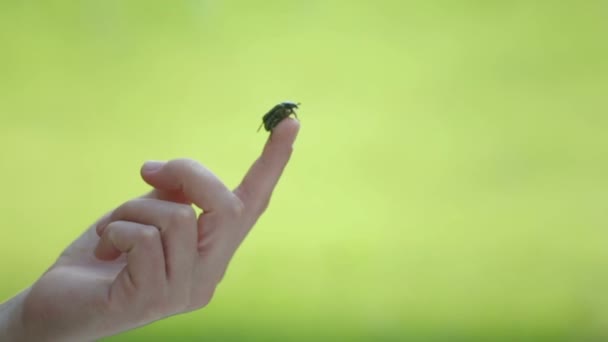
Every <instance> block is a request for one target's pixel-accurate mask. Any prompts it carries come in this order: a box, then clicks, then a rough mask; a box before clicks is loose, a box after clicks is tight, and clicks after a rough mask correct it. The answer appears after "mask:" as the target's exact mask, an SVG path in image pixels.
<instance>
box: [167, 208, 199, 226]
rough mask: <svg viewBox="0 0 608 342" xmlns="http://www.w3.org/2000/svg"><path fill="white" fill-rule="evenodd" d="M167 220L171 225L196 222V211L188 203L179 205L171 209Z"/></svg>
mask: <svg viewBox="0 0 608 342" xmlns="http://www.w3.org/2000/svg"><path fill="white" fill-rule="evenodd" d="M169 221H170V224H171V225H177V226H182V225H188V224H192V223H193V222H196V212H195V211H194V209H193V208H192V207H191V206H189V205H180V206H179V207H176V208H175V209H174V210H172V211H171V216H170V217H169Z"/></svg>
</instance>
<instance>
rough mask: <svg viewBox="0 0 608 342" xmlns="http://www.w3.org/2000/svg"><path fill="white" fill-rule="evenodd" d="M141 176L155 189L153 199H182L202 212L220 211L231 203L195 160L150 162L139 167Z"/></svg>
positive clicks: (223, 188) (223, 189) (228, 195)
mask: <svg viewBox="0 0 608 342" xmlns="http://www.w3.org/2000/svg"><path fill="white" fill-rule="evenodd" d="M141 176H142V178H143V180H144V181H145V182H146V183H148V184H150V185H151V186H153V187H154V188H155V191H154V192H153V194H151V195H152V196H161V197H162V196H169V197H173V198H176V196H177V197H178V198H179V197H180V196H181V199H185V200H187V201H188V202H189V203H193V204H195V205H196V206H197V207H199V208H200V209H203V210H205V211H211V210H214V209H219V208H222V207H225V206H228V205H230V204H231V203H233V202H234V197H235V196H234V194H233V193H232V192H231V191H230V190H229V189H228V188H227V187H226V186H225V185H224V184H223V183H222V182H221V181H220V180H219V179H218V178H217V177H216V176H215V175H214V174H213V173H212V172H211V171H210V170H208V169H207V168H205V167H204V166H203V165H201V164H200V163H198V162H197V161H195V160H191V159H174V160H170V161H168V162H158V161H149V162H146V163H145V164H144V165H143V166H142V168H141ZM156 198H159V197H156ZM163 199H166V198H163Z"/></svg>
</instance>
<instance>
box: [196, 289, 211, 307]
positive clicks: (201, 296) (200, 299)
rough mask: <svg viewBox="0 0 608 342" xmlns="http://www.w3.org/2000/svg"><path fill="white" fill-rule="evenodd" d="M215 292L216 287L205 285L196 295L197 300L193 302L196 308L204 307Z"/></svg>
mask: <svg viewBox="0 0 608 342" xmlns="http://www.w3.org/2000/svg"><path fill="white" fill-rule="evenodd" d="M214 293H215V287H205V288H203V289H201V290H200V292H199V293H198V295H197V296H196V301H195V302H194V303H193V304H194V306H195V307H196V308H199V309H200V308H204V307H206V306H207V305H209V303H211V300H212V299H213V295H214Z"/></svg>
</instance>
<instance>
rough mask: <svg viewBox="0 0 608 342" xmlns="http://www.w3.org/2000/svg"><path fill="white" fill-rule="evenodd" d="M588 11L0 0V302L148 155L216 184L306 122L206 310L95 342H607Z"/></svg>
mask: <svg viewBox="0 0 608 342" xmlns="http://www.w3.org/2000/svg"><path fill="white" fill-rule="evenodd" d="M607 16H608V3H607V2H605V1H592V0H589V1H559V2H558V1H448V0H446V1H435V0H433V1H422V0H419V1H318V0H309V1H225V2H224V1H210V0H208V1H203V0H201V1H173V2H164V1H129V2H123V1H117V0H111V1H94V0H87V1H85V0H82V1H16V0H2V1H0V118H1V119H0V163H1V165H2V167H1V169H0V170H1V176H2V177H0V188H1V189H2V193H4V195H3V196H2V197H1V198H0V210H1V211H0V215H1V217H2V223H1V228H0V229H1V230H2V237H1V238H0V270H1V274H2V276H1V278H2V280H1V282H0V300H4V299H6V298H9V297H10V296H12V295H14V294H15V293H16V292H17V291H19V290H20V289H22V288H24V287H26V286H28V285H29V284H31V283H32V282H34V281H35V280H36V279H37V278H38V277H39V275H40V274H41V273H42V272H43V271H44V270H45V269H46V268H47V267H48V266H49V265H50V264H51V263H52V262H53V261H54V260H55V258H56V256H57V255H58V254H59V253H60V252H61V251H62V249H63V248H64V247H65V246H67V245H68V244H69V243H70V242H71V241H72V240H73V239H74V238H75V237H77V236H78V234H79V233H80V232H81V231H82V230H84V229H85V228H86V227H88V226H89V224H90V223H92V222H93V221H94V220H95V219H96V218H97V217H98V216H99V215H101V214H103V213H104V212H106V211H107V210H109V209H110V208H112V207H114V206H115V205H118V204H120V203H122V202H124V201H126V200H128V199H130V198H132V197H134V196H137V195H139V194H140V193H142V192H144V191H146V190H147V187H146V185H145V184H144V183H143V182H142V181H141V180H140V179H139V167H140V165H141V164H142V163H143V162H144V161H145V160H147V159H162V160H164V159H171V158H176V157H190V158H195V159H197V160H200V161H201V162H202V163H203V164H205V165H206V166H208V167H209V168H210V169H212V170H213V171H214V172H215V173H216V174H218V175H219V176H220V177H221V178H222V179H224V180H225V181H226V183H227V184H228V185H230V186H231V187H233V186H236V185H237V184H238V182H239V181H240V179H241V177H242V175H243V174H244V172H245V170H246V169H247V168H248V167H249V165H250V164H251V162H252V161H253V160H254V159H255V158H256V157H257V155H258V154H259V152H260V150H261V147H262V146H263V143H264V141H265V139H266V137H267V135H266V134H263V133H257V134H256V131H255V130H256V129H257V127H258V125H259V124H260V122H261V116H262V115H263V114H264V113H265V112H266V111H267V110H268V109H269V108H270V107H272V106H273V105H274V104H275V103H277V102H279V101H283V100H294V101H300V102H302V103H303V105H302V107H301V110H300V111H299V117H300V119H301V122H302V130H301V132H300V135H299V137H298V141H297V143H296V145H295V151H294V155H293V158H292V161H291V163H290V165H289V166H288V168H287V169H286V171H285V174H284V177H283V178H282V180H281V182H280V184H279V187H278V189H277V191H276V193H275V195H274V197H273V200H272V202H271V206H270V208H269V210H268V211H267V213H266V215H265V216H264V217H263V218H262V219H261V220H260V221H259V223H258V225H257V226H256V227H255V229H254V231H253V232H252V234H251V235H250V236H249V238H248V240H247V241H246V242H245V244H244V245H243V246H242V248H241V249H240V250H239V252H238V253H237V255H236V256H235V259H234V260H233V262H232V264H231V268H230V269H229V272H228V274H227V277H226V279H225V280H224V282H223V283H222V284H221V286H220V288H219V290H218V292H217V295H216V297H215V299H214V301H213V302H212V303H211V305H210V306H209V307H207V308H205V309H204V310H202V311H198V312H195V313H191V314H187V315H182V316H177V317H174V318H171V319H168V320H165V321H162V322H158V323H156V324H153V325H151V326H148V327H146V328H143V329H139V330H136V331H133V332H129V333H126V334H123V335H120V336H116V337H113V338H110V339H108V341H139V340H141V341H151V340H159V341H161V340H168V339H169V338H172V337H176V338H177V339H178V340H183V341H190V340H193V341H194V340H212V341H223V340H227V341H229V340H247V341H249V340H260V341H268V340H290V341H291V340H293V341H296V340H297V341H308V340H361V341H367V340H378V341H389V340H413V341H418V340H420V341H440V340H441V341H445V340H450V341H477V340H479V341H488V340H492V341H498V340H504V341H528V340H529V341H541V340H550V341H598V340H608V248H607V246H608V230H607V228H608V208H607V206H608V198H607V197H608V136H607V133H606V131H607V129H608V95H607V93H608V39H607V37H608V20H607V19H606V18H607Z"/></svg>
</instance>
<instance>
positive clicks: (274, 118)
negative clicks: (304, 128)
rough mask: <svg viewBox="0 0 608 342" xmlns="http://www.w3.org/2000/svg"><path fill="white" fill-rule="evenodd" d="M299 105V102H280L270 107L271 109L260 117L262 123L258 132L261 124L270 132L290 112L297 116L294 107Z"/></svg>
mask: <svg viewBox="0 0 608 342" xmlns="http://www.w3.org/2000/svg"><path fill="white" fill-rule="evenodd" d="M299 105H300V103H295V102H281V103H279V104H278V105H276V106H274V107H272V109H271V110H269V111H268V113H266V114H264V116H263V117H262V124H261V125H260V127H259V128H258V132H259V131H260V129H261V128H262V126H264V129H265V130H267V131H269V132H271V131H272V130H273V129H274V128H275V127H276V126H277V125H278V124H279V122H281V121H283V119H285V118H286V117H288V116H290V115H291V114H293V115H295V117H296V118H297V117H298V115H297V114H296V112H295V110H294V109H296V108H298V106H299Z"/></svg>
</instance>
